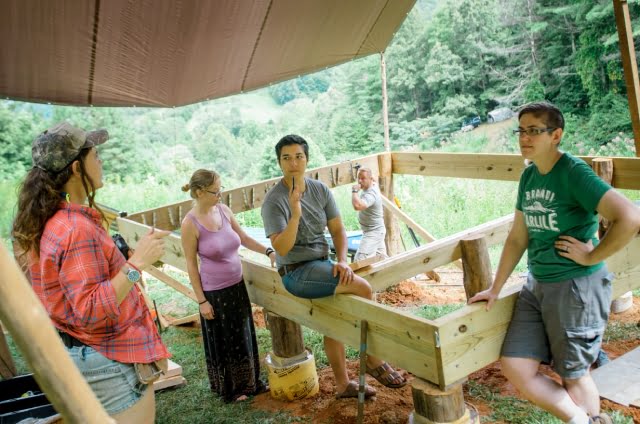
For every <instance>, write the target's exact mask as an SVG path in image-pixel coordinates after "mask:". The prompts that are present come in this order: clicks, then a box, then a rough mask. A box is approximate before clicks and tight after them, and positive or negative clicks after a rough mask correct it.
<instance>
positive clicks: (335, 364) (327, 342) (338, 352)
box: [324, 336, 349, 393]
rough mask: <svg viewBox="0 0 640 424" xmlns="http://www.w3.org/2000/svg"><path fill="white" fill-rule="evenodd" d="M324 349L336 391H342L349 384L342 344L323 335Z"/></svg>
mask: <svg viewBox="0 0 640 424" xmlns="http://www.w3.org/2000/svg"><path fill="white" fill-rule="evenodd" d="M324 351H325V353H326V354H327V359H329V364H330V365H331V369H332V370H333V375H334V376H335V378H336V388H337V389H338V393H342V392H343V391H344V389H346V388H347V384H349V375H348V374H347V367H346V359H345V351H344V344H342V343H340V342H339V341H337V340H335V339H332V338H331V337H327V336H325V337H324Z"/></svg>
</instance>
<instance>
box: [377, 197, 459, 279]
mask: <svg viewBox="0 0 640 424" xmlns="http://www.w3.org/2000/svg"><path fill="white" fill-rule="evenodd" d="M380 197H381V198H382V206H384V207H385V208H386V209H387V210H388V211H389V212H390V213H392V214H393V215H394V216H395V217H396V218H398V219H399V220H400V221H402V222H404V223H405V224H406V225H407V226H408V227H409V228H411V229H412V230H413V231H414V232H416V233H417V234H418V235H419V236H420V237H422V238H423V239H424V240H426V241H427V242H432V241H435V240H436V238H435V237H434V236H433V235H432V234H431V233H430V232H428V231H427V230H425V229H424V228H422V227H421V226H420V224H418V223H417V222H415V221H414V220H413V219H412V218H411V217H410V216H409V215H407V214H406V213H405V212H404V211H403V210H402V209H400V208H399V207H398V206H397V205H396V204H395V202H392V201H391V200H389V199H388V198H387V197H386V196H384V195H382V196H380ZM453 263H454V265H455V266H457V267H458V268H460V269H462V262H460V261H454V262H453ZM436 275H437V274H436ZM436 281H440V277H439V276H438V278H437V279H436Z"/></svg>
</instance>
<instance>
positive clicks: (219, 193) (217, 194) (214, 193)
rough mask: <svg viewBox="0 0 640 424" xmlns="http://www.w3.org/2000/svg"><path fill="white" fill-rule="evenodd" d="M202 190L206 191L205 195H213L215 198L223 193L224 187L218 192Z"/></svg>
mask: <svg viewBox="0 0 640 424" xmlns="http://www.w3.org/2000/svg"><path fill="white" fill-rule="evenodd" d="M203 190H204V191H206V192H207V193H210V194H213V195H214V196H216V197H220V195H221V194H222V192H223V191H224V187H220V190H218V191H209V190H205V189H203Z"/></svg>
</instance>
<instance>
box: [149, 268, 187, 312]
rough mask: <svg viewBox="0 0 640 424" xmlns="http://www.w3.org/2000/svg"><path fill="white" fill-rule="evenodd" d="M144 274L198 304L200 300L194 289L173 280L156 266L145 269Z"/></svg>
mask: <svg viewBox="0 0 640 424" xmlns="http://www.w3.org/2000/svg"><path fill="white" fill-rule="evenodd" d="M144 272H146V273H147V274H149V275H151V276H152V277H154V278H156V279H158V280H160V281H162V282H163V283H165V284H166V285H167V286H169V287H171V288H172V289H174V290H177V291H178V292H180V293H182V294H183V295H185V296H187V297H188V298H189V299H191V300H193V301H194V302H196V303H197V302H198V298H197V297H196V294H195V292H194V291H193V290H192V289H190V288H189V287H187V286H186V285H184V284H182V283H181V282H180V281H178V280H176V279H175V278H173V277H172V276H170V275H169V274H166V273H164V272H162V271H160V270H159V269H158V268H156V267H155V266H153V265H151V266H149V267H147V268H145V270H144Z"/></svg>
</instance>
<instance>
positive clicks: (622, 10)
mask: <svg viewBox="0 0 640 424" xmlns="http://www.w3.org/2000/svg"><path fill="white" fill-rule="evenodd" d="M613 11H614V14H615V16H616V27H617V28H618V41H619V42H620V55H621V57H622V69H623V70H624V81H625V85H626V86H627V99H628V101H629V114H630V115H631V126H632V128H633V138H634V140H635V146H636V156H639V157H640V82H639V81H638V63H637V62H636V49H635V45H634V42H633V28H631V17H630V16H629V5H628V4H627V1H626V0H613Z"/></svg>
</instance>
